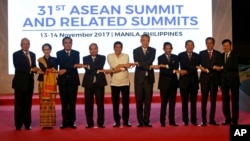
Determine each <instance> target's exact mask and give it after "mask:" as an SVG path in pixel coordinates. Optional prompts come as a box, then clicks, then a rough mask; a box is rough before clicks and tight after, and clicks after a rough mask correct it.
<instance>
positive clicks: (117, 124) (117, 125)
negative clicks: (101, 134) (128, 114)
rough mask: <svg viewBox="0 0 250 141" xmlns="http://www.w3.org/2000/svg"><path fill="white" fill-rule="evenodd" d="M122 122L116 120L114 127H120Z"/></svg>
mask: <svg viewBox="0 0 250 141" xmlns="http://www.w3.org/2000/svg"><path fill="white" fill-rule="evenodd" d="M120 125H121V124H120V123H119V122H115V123H114V124H113V127H120Z"/></svg>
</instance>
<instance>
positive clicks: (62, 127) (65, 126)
mask: <svg viewBox="0 0 250 141" xmlns="http://www.w3.org/2000/svg"><path fill="white" fill-rule="evenodd" d="M67 127H68V126H67V125H65V124H62V125H61V126H60V128H61V129H64V128H67Z"/></svg>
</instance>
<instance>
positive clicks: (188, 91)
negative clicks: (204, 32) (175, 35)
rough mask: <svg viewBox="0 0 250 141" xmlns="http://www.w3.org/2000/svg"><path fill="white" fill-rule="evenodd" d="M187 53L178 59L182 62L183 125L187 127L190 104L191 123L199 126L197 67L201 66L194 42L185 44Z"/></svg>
mask: <svg viewBox="0 0 250 141" xmlns="http://www.w3.org/2000/svg"><path fill="white" fill-rule="evenodd" d="M185 48H186V51H184V52H181V53H180V54H179V55H178V57H179V61H180V69H181V70H180V78H179V87H180V92H181V99H182V120H183V125H184V126H187V125H188V122H189V118H188V102H189V101H190V107H191V123H192V124H193V125H195V126H197V125H198V124H197V117H196V116H197V115H196V104H197V94H198V89H199V81H198V72H197V66H199V65H200V60H199V55H198V54H197V53H195V52H193V49H194V42H193V41H192V40H187V41H186V42H185Z"/></svg>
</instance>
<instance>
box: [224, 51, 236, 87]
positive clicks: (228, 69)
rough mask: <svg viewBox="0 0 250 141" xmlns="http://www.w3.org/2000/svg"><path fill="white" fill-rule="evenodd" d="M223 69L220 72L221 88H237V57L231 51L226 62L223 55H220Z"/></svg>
mask: <svg viewBox="0 0 250 141" xmlns="http://www.w3.org/2000/svg"><path fill="white" fill-rule="evenodd" d="M221 60H222V66H223V69H222V71H221V86H222V87H223V86H229V87H232V86H237V85H240V78H239V70H238V65H239V56H238V54H237V53H236V52H234V51H231V53H230V54H229V57H228V59H227V62H225V53H223V54H222V55H221Z"/></svg>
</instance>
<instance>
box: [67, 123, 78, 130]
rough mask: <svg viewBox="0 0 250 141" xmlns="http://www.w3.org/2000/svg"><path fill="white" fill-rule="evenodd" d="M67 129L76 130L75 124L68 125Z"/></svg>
mask: <svg viewBox="0 0 250 141" xmlns="http://www.w3.org/2000/svg"><path fill="white" fill-rule="evenodd" d="M69 128H72V129H76V128H77V127H76V125H75V124H71V125H69Z"/></svg>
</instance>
